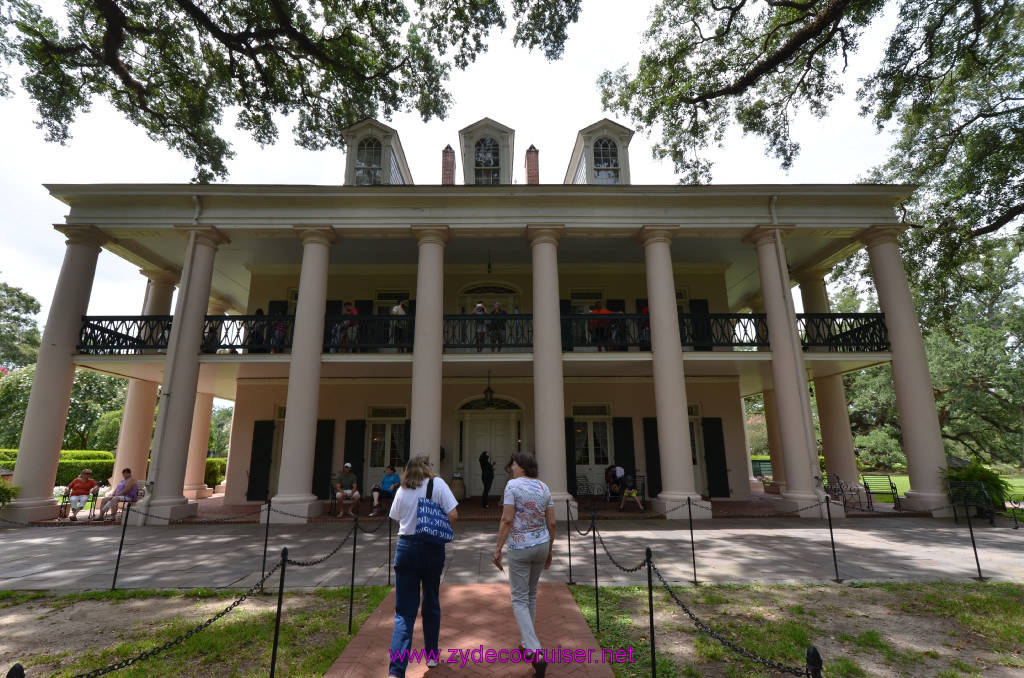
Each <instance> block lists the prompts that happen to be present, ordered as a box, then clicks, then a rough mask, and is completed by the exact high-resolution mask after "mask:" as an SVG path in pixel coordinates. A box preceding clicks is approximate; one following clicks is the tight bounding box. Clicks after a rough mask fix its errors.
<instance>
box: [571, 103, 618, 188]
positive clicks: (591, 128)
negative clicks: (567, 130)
mask: <svg viewBox="0 0 1024 678" xmlns="http://www.w3.org/2000/svg"><path fill="white" fill-rule="evenodd" d="M634 134H636V132H635V131H634V130H632V129H630V128H629V127H626V126H625V125H620V124H619V123H617V122H615V121H614V120H609V119H608V118H601V119H600V120H598V121H597V122H595V123H594V124H592V125H588V126H586V127H584V128H583V129H581V130H580V131H579V132H578V133H577V134H576V145H575V146H573V147H572V154H571V155H570V156H569V167H568V168H567V169H566V170H565V179H564V180H563V183H566V184H571V183H572V180H573V177H574V176H575V174H576V167H577V166H578V165H579V163H580V156H581V155H583V147H584V145H585V142H586V140H587V139H592V138H594V137H600V136H605V135H608V136H615V137H617V138H619V139H620V140H621V141H623V142H624V144H623V145H625V146H629V142H630V140H631V139H632V138H633V135H634Z"/></svg>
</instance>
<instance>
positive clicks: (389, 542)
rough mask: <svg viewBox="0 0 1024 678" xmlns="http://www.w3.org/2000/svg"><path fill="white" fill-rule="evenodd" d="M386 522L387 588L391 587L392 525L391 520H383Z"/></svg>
mask: <svg viewBox="0 0 1024 678" xmlns="http://www.w3.org/2000/svg"><path fill="white" fill-rule="evenodd" d="M385 520H387V521H388V586H391V526H392V523H394V521H393V520H391V518H385Z"/></svg>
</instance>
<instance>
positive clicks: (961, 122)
mask: <svg viewBox="0 0 1024 678" xmlns="http://www.w3.org/2000/svg"><path fill="white" fill-rule="evenodd" d="M888 5H891V8H892V9H893V10H894V11H895V14H896V23H895V26H894V28H893V30H892V32H891V33H890V34H889V37H888V41H887V48H886V51H885V57H884V59H883V60H882V62H881V63H880V64H878V66H877V67H876V68H874V72H873V73H872V74H871V75H870V76H869V77H868V78H866V79H865V80H864V81H863V82H862V83H861V87H860V90H859V92H858V97H859V99H860V100H861V102H862V103H863V110H862V112H863V113H864V114H865V115H870V116H873V119H874V121H875V123H876V124H877V125H878V127H879V128H883V127H886V126H895V128H896V129H897V130H898V134H899V136H898V140H897V142H896V144H895V147H894V148H893V153H892V156H891V159H890V160H889V161H888V162H887V163H885V164H884V165H883V166H882V167H879V168H877V169H876V170H875V172H874V173H873V174H872V176H871V179H872V180H875V181H886V182H903V183H919V184H921V185H922V186H923V187H922V188H921V190H919V191H918V192H917V193H916V195H915V197H914V198H913V201H912V202H911V203H908V205H906V212H907V219H908V221H910V222H912V223H914V224H915V225H918V226H927V227H929V228H927V229H925V230H926V235H925V236H923V237H924V241H923V242H922V243H920V245H921V246H923V247H926V248H930V254H931V255H932V256H933V260H935V261H937V262H938V263H939V265H940V266H947V265H955V263H956V262H959V261H964V260H965V259H967V258H969V257H971V256H973V254H974V249H973V246H974V242H975V241H976V239H978V238H979V237H980V236H984V235H988V234H996V233H1007V235H1006V236H1003V237H1008V238H1011V239H1013V240H1014V242H1013V246H1014V247H1015V248H1016V251H1018V252H1019V251H1020V249H1021V247H1022V244H1021V237H1020V234H1019V229H1016V228H1011V229H1008V230H1004V229H1006V227H1007V226H1008V225H1014V226H1018V225H1019V224H1020V217H1021V216H1022V215H1024V80H1022V79H1021V77H1020V73H1022V72H1024V13H1022V10H1021V4H1020V3H1019V2H1015V1H1014V0H977V1H974V2H962V1H957V0H938V1H936V2H929V3H920V2H916V1H915V0H893V2H892V3H886V2H885V1H884V0H727V1H726V2H723V3H714V2H708V1H707V0H662V1H661V2H660V3H659V4H658V5H657V7H656V9H655V10H654V12H653V21H652V24H651V28H650V30H649V31H648V33H647V36H646V38H647V42H646V46H645V48H644V52H643V54H642V56H641V58H640V61H639V65H638V67H637V69H636V71H635V72H629V71H627V70H626V68H622V69H620V70H618V71H616V72H605V73H604V74H602V75H601V77H600V79H599V84H600V86H601V88H602V98H603V101H604V103H605V106H607V107H608V108H610V109H612V110H614V111H619V112H621V113H623V114H626V115H628V116H630V117H631V118H633V119H634V120H636V121H637V122H639V123H640V125H641V126H642V127H644V128H646V129H648V130H660V132H659V133H660V136H661V139H660V141H659V142H658V143H657V144H656V145H655V153H656V154H657V155H659V156H661V157H667V158H670V159H671V160H672V161H673V163H674V164H675V167H676V170H677V171H678V172H680V173H682V175H683V181H685V182H691V183H703V182H706V181H709V180H710V178H711V170H712V163H711V162H710V160H709V159H708V157H707V152H708V150H709V148H711V147H714V146H717V145H719V144H720V143H721V141H722V140H723V138H724V135H725V132H726V130H727V129H728V127H729V126H730V125H738V126H739V127H740V128H742V130H743V131H744V132H747V133H750V134H754V135H757V136H760V137H762V138H763V139H764V141H765V144H766V147H767V151H768V152H769V153H770V154H772V155H774V156H775V157H777V158H778V159H779V160H780V162H781V164H782V166H783V167H784V168H788V167H789V166H790V165H791V164H792V163H793V160H794V158H795V157H796V155H797V154H798V153H799V150H800V147H799V144H798V143H797V142H796V141H795V140H794V135H793V121H794V115H795V114H796V113H797V111H799V110H806V111H809V112H810V113H811V114H813V115H815V116H818V117H823V116H825V115H826V114H827V113H828V112H829V109H830V106H831V105H832V103H833V101H834V99H835V97H836V96H837V95H838V94H839V93H840V92H842V80H841V76H842V72H843V71H844V70H845V69H846V68H847V66H848V65H849V63H850V61H851V60H852V59H856V58H857V57H858V49H859V48H860V46H861V41H862V38H863V37H864V34H865V31H866V30H867V29H868V28H869V27H870V26H871V25H872V24H873V23H874V22H877V21H879V20H880V18H881V17H882V15H883V10H885V9H886V8H887V6H888ZM838 133H841V130H837V134H838Z"/></svg>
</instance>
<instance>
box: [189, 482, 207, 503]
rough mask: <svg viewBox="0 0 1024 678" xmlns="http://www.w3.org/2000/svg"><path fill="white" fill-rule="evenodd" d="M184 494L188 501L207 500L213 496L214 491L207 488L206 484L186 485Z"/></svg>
mask: <svg viewBox="0 0 1024 678" xmlns="http://www.w3.org/2000/svg"><path fill="white" fill-rule="evenodd" d="M183 494H184V495H185V497H186V498H188V499H206V498H207V497H212V496H213V490H211V489H210V488H209V487H207V486H206V483H203V484H202V485H186V486H185V489H184V491H183Z"/></svg>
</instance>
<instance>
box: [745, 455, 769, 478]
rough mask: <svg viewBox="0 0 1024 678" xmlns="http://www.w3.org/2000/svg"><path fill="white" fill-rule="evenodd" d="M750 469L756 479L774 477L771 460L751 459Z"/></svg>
mask: <svg viewBox="0 0 1024 678" xmlns="http://www.w3.org/2000/svg"><path fill="white" fill-rule="evenodd" d="M750 469H751V470H752V471H753V472H754V477H755V478H758V477H761V478H770V477H772V475H773V474H772V462H771V460H770V459H751V460H750Z"/></svg>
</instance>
